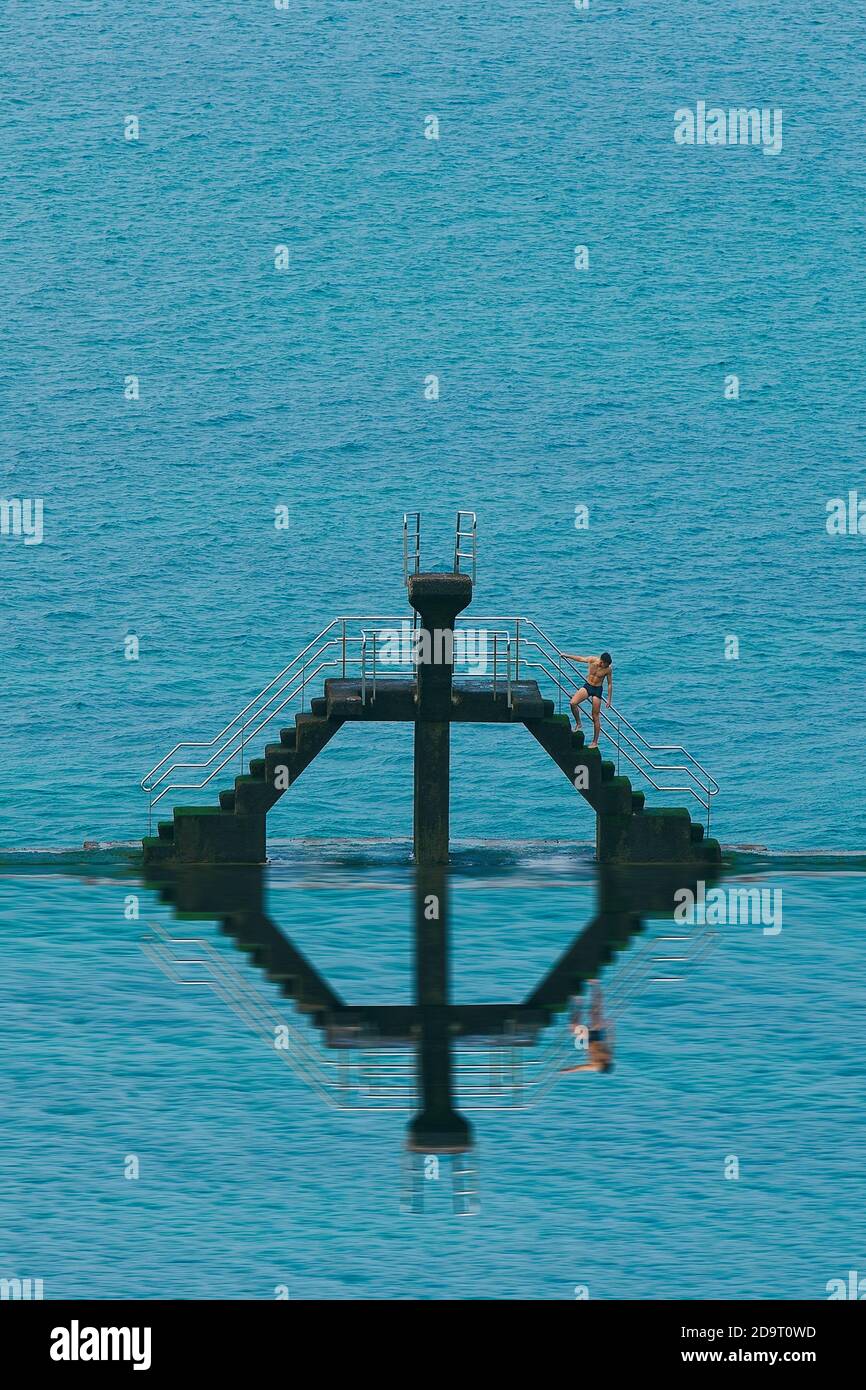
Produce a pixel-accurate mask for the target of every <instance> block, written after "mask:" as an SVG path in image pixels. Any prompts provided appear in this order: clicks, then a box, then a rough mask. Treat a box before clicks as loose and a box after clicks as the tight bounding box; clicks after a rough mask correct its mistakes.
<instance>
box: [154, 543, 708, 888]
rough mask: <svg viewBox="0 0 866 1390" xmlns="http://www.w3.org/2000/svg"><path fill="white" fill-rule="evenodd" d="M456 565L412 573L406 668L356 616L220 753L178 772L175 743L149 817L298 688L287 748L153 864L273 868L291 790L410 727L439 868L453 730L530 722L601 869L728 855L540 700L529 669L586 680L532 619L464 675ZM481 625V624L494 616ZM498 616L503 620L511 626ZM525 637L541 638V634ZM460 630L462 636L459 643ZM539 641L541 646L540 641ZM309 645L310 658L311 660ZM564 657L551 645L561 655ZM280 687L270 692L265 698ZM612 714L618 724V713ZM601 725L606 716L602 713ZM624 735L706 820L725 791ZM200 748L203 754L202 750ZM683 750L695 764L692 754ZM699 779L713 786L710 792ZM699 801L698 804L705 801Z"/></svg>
mask: <svg viewBox="0 0 866 1390" xmlns="http://www.w3.org/2000/svg"><path fill="white" fill-rule="evenodd" d="M458 525H459V523H458ZM458 564H459V561H457V562H456V563H455V572H453V573H438V572H435V573H421V572H417V573H414V574H410V575H407V587H408V597H409V603H410V605H411V607H412V609H413V610H414V613H415V618H414V622H413V624H412V625H411V628H410V624H409V623H408V622H407V623H406V624H405V626H406V627H407V629H410V631H411V634H412V641H413V650H414V653H415V655H414V656H413V659H412V661H411V662H410V663H408V666H409V669H408V670H407V671H406V673H402V672H401V673H400V674H397V675H387V674H386V675H382V674H381V673H380V669H379V668H377V663H376V651H377V640H378V637H377V633H378V635H379V636H380V635H381V632H382V631H383V629H382V628H381V627H380V628H378V629H376V630H373V629H362V630H361V631H360V632H354V631H349V630H348V629H347V623H348V622H349V621H350V620H348V619H346V618H341V619H335V620H334V622H332V623H331V624H330V625H329V627H328V628H326V629H324V631H323V633H322V634H320V637H319V638H318V639H316V642H317V643H319V645H318V647H316V646H315V643H313V644H310V647H309V648H306V649H305V651H304V653H301V657H303V665H302V666H300V665H298V666H297V667H295V663H292V664H290V666H289V667H287V668H286V671H285V672H283V673H281V674H280V676H279V677H275V679H274V681H272V682H271V684H270V686H267V687H265V691H263V692H261V697H257V699H259V700H260V703H259V704H258V705H256V708H255V709H254V711H253V713H252V714H249V710H250V709H251V708H252V706H253V705H255V703H256V702H251V705H250V706H248V707H247V709H246V710H245V711H242V712H241V715H240V716H237V717H236V719H235V720H234V721H232V722H231V723H230V724H229V725H227V726H226V730H223V731H222V734H221V735H218V736H217V739H215V740H212V743H211V744H210V745H204V747H205V749H207V748H208V747H212V746H215V745H217V744H218V740H219V739H220V737H222V738H223V743H222V745H221V746H218V747H217V750H216V752H214V753H213V754H212V755H211V757H210V758H209V759H208V760H206V761H205V760H202V761H201V762H200V763H199V764H190V763H189V762H184V761H179V762H174V763H170V759H171V758H172V757H173V756H174V754H175V753H177V752H178V750H180V749H183V748H185V747H189V746H190V745H185V744H180V745H178V746H177V748H176V749H174V750H172V753H171V754H169V755H167V757H166V758H164V759H163V761H162V763H159V764H157V766H156V768H154V769H153V770H152V772H151V773H149V774H148V778H146V779H145V781H144V782H143V784H142V785H143V786H144V787H145V789H146V790H148V791H149V792H150V795H151V807H152V808H153V806H155V804H156V802H157V801H159V800H160V799H161V798H162V797H163V796H164V795H165V794H166V793H167V792H168V791H169V790H170V789H174V788H175V787H178V786H181V787H184V786H185V787H188V786H190V785H194V786H198V787H201V786H207V785H209V784H210V782H211V781H212V780H213V779H214V777H215V775H216V773H217V772H219V771H220V770H222V769H223V768H224V767H226V766H228V764H229V761H230V759H232V758H233V756H234V755H235V754H236V753H237V751H238V750H239V751H240V756H241V761H242V763H243V760H244V755H245V749H246V748H247V747H248V745H249V742H250V741H251V740H252V739H253V738H254V737H255V736H256V735H257V734H258V733H260V732H261V731H263V730H264V728H265V725H266V724H268V723H272V721H273V720H274V718H275V717H276V716H277V715H278V714H279V713H280V711H281V710H282V709H283V708H284V706H286V705H287V704H288V703H289V701H290V700H291V699H292V698H294V697H295V696H296V695H297V691H298V690H300V692H301V694H300V698H301V702H302V709H301V711H300V712H298V713H296V714H295V716H294V723H293V724H291V725H288V726H287V727H284V728H282V729H280V740H279V742H278V743H268V744H266V746H265V748H264V756H260V757H253V758H252V759H251V760H250V761H249V770H248V771H245V772H242V773H241V774H240V775H239V776H236V777H235V779H234V785H233V786H232V787H228V788H225V789H223V790H221V791H220V792H219V797H218V804H217V805H210V806H208V805H205V806H199V805H176V806H174V808H173V815H172V817H171V819H168V820H163V821H160V822H159V825H158V834H157V835H156V836H152V835H148V836H147V837H146V838H145V839H144V841H143V852H144V860H145V862H146V863H148V864H151V865H156V864H165V865H166V866H170V865H174V864H260V863H264V862H265V861H266V859H267V830H266V827H267V815H268V812H269V811H270V809H271V807H272V806H274V805H275V804H276V802H277V801H278V800H279V799H280V797H281V796H282V795H283V794H284V792H285V791H287V790H288V789H289V788H291V787H293V786H294V784H295V783H296V782H297V780H298V778H299V777H300V776H301V774H302V773H303V772H304V771H305V770H306V768H308V767H309V765H310V763H311V762H312V761H313V760H314V759H315V758H316V757H318V755H319V754H320V753H321V752H322V751H323V749H324V748H325V747H326V746H327V745H328V744H329V743H330V741H331V739H332V738H333V737H334V735H335V734H337V733H338V732H339V730H340V729H341V728H342V726H343V725H344V724H346V723H359V724H376V723H381V722H394V721H401V722H406V723H412V724H413V725H414V767H413V778H414V826H413V837H414V849H415V858H416V860H417V862H418V864H419V865H422V866H425V865H427V866H435V865H441V864H445V863H447V861H448V847H449V809H450V808H449V802H450V774H451V725H452V724H453V723H471V724H515V723H518V724H523V725H524V726H525V727H526V728H527V729H528V730H529V732H530V733H531V734H532V736H533V738H534V739H535V740H536V742H537V743H538V744H540V746H541V747H542V748H543V749H544V751H545V753H546V754H547V755H548V756H549V757H550V758H552V760H553V761H554V763H555V764H556V765H557V767H558V768H559V769H560V771H561V772H563V773H564V775H565V776H566V777H567V778H568V781H569V783H570V784H571V787H572V788H573V789H574V790H576V791H577V792H578V793H579V794H580V795H581V796H582V797H583V799H584V800H585V801H587V802H588V803H589V805H590V806H591V807H592V809H593V811H594V812H595V815H596V856H597V859H598V861H599V863H601V864H669V865H677V864H687V865H707V866H712V865H716V864H718V863H719V861H720V858H721V852H720V848H719V844H718V842H717V841H716V840H714V839H710V838H707V837H706V836H705V834H704V825H703V824H702V823H700V822H695V821H693V820H692V817H691V814H690V811H689V810H688V808H686V807H660V808H657V809H650V808H647V807H645V804H644V801H645V796H644V792H643V791H641V790H637V789H635V788H634V787H633V786H632V783H631V780H630V779H629V778H628V777H626V776H621V775H618V772H617V765H616V763H615V762H613V761H612V760H609V759H607V758H605V757H604V756H603V754H602V752H601V751H600V750H599V749H598V748H589V747H587V746H586V744H585V739H584V735H583V733H582V732H575V731H574V730H573V729H572V727H571V723H570V720H569V718H568V716H567V715H565V714H561V713H560V714H557V713H556V712H555V709H556V700H554V699H550V698H546V697H545V695H544V694H543V693H542V690H541V688H540V685H539V681H538V679H537V678H535V676H530V675H529V674H528V673H529V671H532V670H533V669H535V670H539V671H540V672H543V673H544V675H545V676H548V677H549V676H550V675H551V673H552V675H553V679H554V682H555V683H556V684H557V685H558V687H559V691H560V692H562V691H566V692H567V689H568V686H569V684H570V686H571V688H574V685H575V680H576V679H577V678H576V675H575V672H574V671H567V670H565V669H564V668H563V656H562V653H558V657H559V668H558V679H557V673H556V672H557V668H556V661H557V657H556V655H553V656H551V657H550V658H549V660H548V659H547V658H545V659H544V660H541V659H540V658H541V657H542V656H543V654H544V651H545V648H544V643H545V642H546V643H548V645H549V646H550V647H553V644H552V643H549V639H547V638H544V634H543V633H541V630H540V629H538V628H537V627H536V625H535V624H532V623H530V622H529V620H527V619H516V620H507V621H508V622H510V623H512V624H513V623H515V622H516V624H517V631H516V643H515V638H514V633H513V631H510V632H509V633H508V634H506V635H504V636H503V635H502V630H501V628H496V629H495V630H494V629H493V628H491V629H490V630H489V634H488V629H486V628H484V629H483V631H484V632H485V634H486V635H489V636H490V640H491V641H492V644H493V667H492V673H488V674H481V675H477V674H476V675H464V674H461V673H459V672H458V674H457V675H456V676H455V622H456V621H457V619H458V616H459V615H460V614H461V613H463V612H464V610H465V609H466V608H467V607H468V605H469V603H470V601H471V599H472V592H473V583H472V579H471V578H470V576H469V575H468V574H462V573H459V572H456V569H457V565H458ZM394 621H396V622H399V621H400V620H399V619H397V620H394ZM476 621H477V622H478V623H479V625H481V624H482V623H484V622H485V621H486V620H484V619H478V620H476ZM490 621H491V622H495V623H498V624H501V623H502V622H503V621H506V620H500V619H496V620H490ZM521 623H523V624H524V627H523V629H521ZM340 625H342V627H341V626H340ZM527 629H534V633H533V632H529V631H528V630H527ZM390 630H393V629H390ZM479 630H480V626H479ZM460 635H461V634H460V633H458V638H459V637H460ZM464 635H465V630H464ZM424 637H426V638H427V639H428V640H427V642H426V644H425V643H424V642H421V641H419V638H424ZM500 638H501V641H502V642H503V644H507V660H506V662H505V665H504V668H503V667H502V666H501V665H500V661H499V657H500V656H501V653H502V649H501V648H499V649H498V648H497V645H496V644H497V640H499V639H500ZM539 638H544V642H541V641H539V640H538V639H539ZM353 643H355V644H360V674H357V675H356V674H354V673H352V671H351V667H352V666H353V664H354V665H358V664H359V663H358V659H357V658H356V657H354V656H353V655H352V653H353V651H355V648H353V647H352V644H353ZM515 646H516V651H515ZM311 649H312V652H313V654H312V655H310V654H309V653H310V651H311ZM424 650H427V651H429V653H430V656H429V659H424V655H423V652H424ZM557 651H558V649H556V648H553V652H554V653H556V652H557ZM419 653H420V656H419ZM532 657H536V658H539V659H531V658H532ZM299 660H300V658H297V659H296V661H299ZM551 663H552V664H551ZM334 666H336V667H337V668H338V671H339V674H338V675H334V676H328V677H325V678H324V680H323V682H322V685H321V687H320V688H321V691H322V693H321V694H320V695H317V696H316V697H314V698H313V699H312V700H311V702H310V708H309V710H306V709H305V708H303V703H304V701H305V696H306V693H307V691H308V688H309V685H310V682H311V681H313V680H314V679H315V677H316V675H317V674H318V673H320V672H321V671H322V670H324V669H333V667H334ZM503 669H504V670H505V675H503V673H502V672H503ZM295 670H297V671H300V672H302V675H301V677H300V682H299V683H297V684H293V682H294V681H295V674H294V672H295ZM521 670H522V671H523V675H522V677H521ZM287 673H288V674H287ZM272 691H274V692H275V693H270V692H272ZM287 692H288V693H287ZM614 714H615V716H616V718H617V720H619V719H620V716H619V715H618V713H617V712H614ZM605 718H608V716H607V713H605ZM622 718H623V720H624V717H622ZM238 721H240V722H238ZM233 726H234V727H233ZM624 726H625V728H626V730H627V731H630V733H629V732H625V733H623V724H621V723H619V722H618V723H617V725H616V746H617V751H619V747H620V738H621V737H622V738H623V739H624V741H625V744H627V745H628V746H629V747H630V748H631V750H632V752H631V753H629V752H628V751H624V756H625V757H626V759H627V761H628V762H629V763H630V764H631V765H632V766H633V767H634V768H635V769H637V770H638V771H639V772H641V773H642V774H644V775H646V776H648V777H649V778H650V781H651V785H652V786H660V784H659V782H658V780H657V777H658V775H659V773H660V771H662V770H664V771H677V772H678V774H685V773H688V774H689V775H690V776H693V777H694V778H695V785H696V786H698V787H700V788H702V790H703V792H704V793H705V794H706V800H701V804H702V805H704V806H705V809H706V810H707V815H708V816H709V806H710V796H711V794H712V790H713V788H715V790H718V788H717V787H716V784H715V783H714V782H713V780H712V778H710V777H709V774H706V773H705V772H704V769H702V768H700V764H698V763H696V762H695V760H694V759H690V763H691V764H693V767H694V768H699V769H700V774H701V775H700V776H698V774H696V773H694V772H693V768H692V767H690V766H689V765H688V764H677V765H675V767H674V768H670V767H667V768H665V769H660V767H659V764H658V763H657V762H655V761H654V755H653V746H652V745H648V744H646V745H645V746H646V748H648V749H649V750H650V752H649V753H646V752H645V751H644V749H643V748H642V747H641V745H640V744H639V743H638V741H637V740H638V739H639V737H640V736H639V735H638V734H637V731H636V730H634V728H633V726H632V725H631V724H629V723H628V721H627V720H624ZM227 731H228V732H227ZM605 733H606V734H607V735H608V737H611V729H610V728H607V727H605ZM632 735H633V736H634V737H632ZM643 742H644V743H645V741H643ZM194 746H195V747H196V748H197V749H200V748H201V747H202V745H200V744H197V745H194ZM674 751H676V752H679V753H682V755H683V757H684V758H689V755H688V754H686V753H685V750H674ZM223 755H225V756H224V757H223V761H222V762H220V761H219V759H220V757H221V756H223ZM191 766H198V767H200V768H201V769H203V779H204V780H203V781H201V782H198V783H193V784H190V783H189V782H186V781H184V782H180V783H173V782H171V781H170V775H171V773H172V769H173V768H187V769H188V768H189V767H191ZM185 775H189V774H185ZM703 778H706V779H708V781H707V783H705V782H704V781H703V780H702V779H703ZM660 789H661V790H668V791H669V790H677V791H679V790H684V791H686V790H690V789H691V788H690V786H689V784H688V783H686V784H685V785H683V786H682V787H680V785H676V786H675V787H669V786H660ZM696 794H698V795H699V800H700V799H701V796H700V794H699V793H696Z"/></svg>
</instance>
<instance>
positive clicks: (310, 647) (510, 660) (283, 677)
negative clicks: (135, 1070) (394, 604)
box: [141, 513, 719, 829]
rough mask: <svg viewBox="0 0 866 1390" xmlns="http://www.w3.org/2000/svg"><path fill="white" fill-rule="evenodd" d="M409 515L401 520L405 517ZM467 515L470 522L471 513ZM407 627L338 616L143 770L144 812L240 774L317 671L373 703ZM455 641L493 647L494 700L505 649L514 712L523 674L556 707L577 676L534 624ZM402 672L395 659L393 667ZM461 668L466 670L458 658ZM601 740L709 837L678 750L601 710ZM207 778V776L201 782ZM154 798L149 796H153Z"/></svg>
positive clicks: (480, 622) (387, 617)
mask: <svg viewBox="0 0 866 1390" xmlns="http://www.w3.org/2000/svg"><path fill="white" fill-rule="evenodd" d="M407 515H408V514H407ZM468 515H472V514H471V513H470V514H468ZM404 626H409V620H408V619H407V616H406V614H405V613H402V614H399V615H391V614H382V615H379V614H350V613H347V614H342V615H340V616H338V617H336V618H334V619H333V620H332V621H331V622H330V623H328V624H327V626H326V627H324V628H322V630H321V632H319V633H318V634H317V636H316V637H314V638H313V639H312V641H311V642H308V643H307V645H306V646H305V647H304V648H303V649H302V650H301V651H300V652H299V653H298V655H297V656H296V657H294V658H293V660H292V661H290V662H289V663H288V665H287V666H284V667H283V669H282V670H281V671H280V672H279V673H278V674H277V675H276V676H274V677H273V679H272V680H270V681H269V682H268V683H267V685H265V686H264V687H263V688H262V689H261V690H260V691H259V693H258V694H257V695H256V696H254V697H253V699H251V700H249V701H248V702H247V704H246V705H244V707H243V709H241V710H240V711H239V712H238V713H237V714H236V715H235V716H234V717H233V718H232V719H230V720H229V721H228V723H227V724H225V725H224V726H223V728H222V729H221V730H220V731H219V733H218V734H215V735H214V737H213V738H211V739H210V740H208V741H192V740H183V741H182V742H180V743H177V744H175V746H174V747H173V748H172V749H171V751H170V752H169V753H167V754H166V755H165V756H164V757H163V758H161V759H160V761H159V762H158V763H157V764H156V765H155V766H154V767H152V768H151V769H150V771H149V772H148V773H147V774H146V775H145V776H144V777H143V778H142V781H141V786H142V789H143V790H144V791H146V792H148V793H149V794H150V797H151V800H150V809H151V812H152V810H153V807H154V806H156V805H157V803H158V802H159V801H161V800H162V798H163V797H164V796H165V795H166V794H167V793H168V792H169V791H172V790H200V789H201V788H202V787H204V786H207V785H208V783H209V782H210V781H212V779H213V778H214V777H215V776H216V775H217V773H219V772H221V771H222V769H223V768H224V767H225V766H226V765H227V764H228V763H229V762H230V761H231V760H232V758H233V757H235V756H236V755H237V754H238V753H240V759H241V771H242V772H243V770H244V756H245V750H246V746H247V744H248V743H249V742H250V741H251V740H252V739H254V738H256V737H257V736H258V734H260V733H261V732H262V730H263V729H264V728H265V727H266V726H267V725H268V724H269V723H271V722H272V721H273V720H274V719H275V718H276V716H277V715H278V714H280V713H281V712H282V711H283V710H284V709H285V707H286V706H287V705H289V704H290V703H291V702H292V701H293V700H295V699H297V698H298V696H300V700H301V707H302V708H303V707H304V705H305V701H306V692H307V688H308V687H309V685H310V683H311V682H312V681H313V680H315V678H316V677H317V676H318V675H319V674H320V673H321V672H322V671H336V672H338V673H341V674H342V676H343V677H345V676H346V675H347V673H348V672H349V670H350V669H357V670H359V672H360V675H361V683H362V699H363V700H364V702H365V703H366V700H367V692H368V668H369V685H370V688H371V690H372V698H373V699H375V698H376V690H377V683H378V680H379V679H380V666H381V659H380V657H379V653H378V647H379V641H380V638H381V637H382V633H383V632H384V631H387V632H388V633H391V632H393V631H395V630H397V631H400V632H402V631H403V629H404ZM454 630H455V633H459V632H461V631H467V630H468V631H472V632H483V633H484V634H485V639H486V642H487V644H489V642H490V640H491V639H492V645H493V653H492V654H493V692H494V695H496V694H497V693H498V689H499V682H500V669H501V661H500V653H501V652H502V650H503V649H504V653H505V656H504V671H505V687H506V692H505V693H506V699H507V704H508V707H509V708H512V707H513V700H514V685H515V684H516V683H517V682H519V680H520V678H521V669H522V670H523V671H524V672H527V671H532V672H534V673H540V674H541V675H542V676H543V677H544V678H545V679H546V680H548V681H550V682H551V683H552V684H553V686H554V688H555V689H556V691H557V699H558V701H559V704H560V708H561V704H562V695H563V694H565V695H568V693H569V691H570V690H571V689H572V684H573V682H570V681H569V677H570V676H571V675H574V676H575V677H576V678H578V679H580V680H582V679H583V678H584V675H583V673H582V672H581V671H580V670H579V668H578V667H577V666H575V665H574V663H573V662H572V661H571V660H570V658H568V657H566V656H565V655H564V653H563V652H562V651H561V650H560V648H559V647H557V645H556V643H555V642H553V641H552V639H551V638H549V637H548V636H547V634H546V633H544V632H543V631H542V629H541V628H540V627H539V626H538V625H537V623H535V622H533V620H532V619H531V618H526V617H514V616H493V617H484V616H481V617H476V616H473V617H471V618H469V617H463V618H458V619H457V621H456V622H455V627H454ZM454 661H455V674H456V675H457V676H458V677H459V675H460V667H461V661H460V660H458V654H457V651H456V650H455V652H454ZM397 664H399V665H403V664H405V663H404V661H403V659H402V657H401V659H400V660H399V662H398V663H397ZM462 664H463V666H464V670H465V668H467V667H469V666H471V665H472V663H471V662H470V660H469V659H468V658H466V657H465V655H464V657H463V659H462ZM600 723H601V732H602V734H603V735H604V736H605V738H607V739H610V740H612V741H613V742H615V744H616V750H617V771H619V763H620V760H621V759H624V760H625V761H626V762H627V763H628V764H629V766H630V767H632V768H633V769H634V770H635V771H636V772H637V773H638V774H639V775H640V776H642V777H644V778H645V779H646V781H647V782H648V783H649V784H650V785H651V786H652V787H653V788H654V789H655V790H656V791H660V792H683V793H686V794H688V795H691V796H693V797H695V799H696V800H697V801H698V802H699V803H700V804H701V806H703V807H704V809H705V810H706V812H707V829H709V820H710V809H711V802H712V798H713V797H714V796H716V795H717V794H718V791H719V785H718V783H717V782H716V780H715V778H714V777H713V776H712V775H711V773H709V772H708V771H707V769H706V768H705V767H704V766H703V765H702V764H701V763H700V762H698V760H697V758H695V757H693V755H692V754H691V753H689V752H688V751H687V750H686V749H685V748H683V747H682V745H681V744H653V743H650V742H649V740H648V739H647V738H646V737H645V736H644V735H643V734H641V733H640V732H639V731H638V730H637V729H636V728H635V726H634V725H633V724H632V723H631V721H630V720H629V719H627V718H626V716H625V715H624V714H622V712H621V711H620V710H618V709H617V708H615V707H614V706H610V707H609V708H608V707H606V706H602V708H601V710H600ZM182 751H183V752H187V753H194V752H202V751H204V752H208V753H209V756H208V757H206V758H197V759H194V760H186V759H179V760H174V758H175V755H176V754H177V753H180V752H182ZM665 754H680V755H681V757H682V761H681V762H679V763H670V762H667V761H664V760H661V761H659V760H657V759H658V758H659V757H660V755H665ZM192 769H197V770H198V771H199V772H200V773H201V774H202V779H201V780H200V781H198V782H195V781H184V782H175V781H171V780H170V779H171V774H172V773H173V772H176V771H179V770H192ZM675 772H679V773H683V774H684V775H685V777H686V778H687V779H688V782H687V783H686V784H685V785H684V784H682V783H675V784H670V783H667V782H665V781H664V780H659V779H660V777H661V776H662V775H663V774H668V773H675ZM205 774H206V775H205ZM154 793H156V794H155V795H154Z"/></svg>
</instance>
